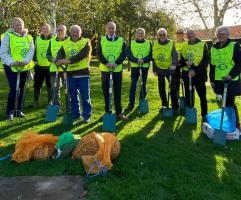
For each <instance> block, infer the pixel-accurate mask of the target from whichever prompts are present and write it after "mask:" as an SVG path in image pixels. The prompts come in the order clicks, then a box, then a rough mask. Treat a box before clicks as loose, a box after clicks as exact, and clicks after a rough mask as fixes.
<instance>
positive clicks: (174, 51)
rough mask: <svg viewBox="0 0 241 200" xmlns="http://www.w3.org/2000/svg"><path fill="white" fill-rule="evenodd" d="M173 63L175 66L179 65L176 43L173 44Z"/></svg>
mask: <svg viewBox="0 0 241 200" xmlns="http://www.w3.org/2000/svg"><path fill="white" fill-rule="evenodd" d="M172 65H174V66H177V65H178V53H177V50H176V47H175V45H173V47H172Z"/></svg>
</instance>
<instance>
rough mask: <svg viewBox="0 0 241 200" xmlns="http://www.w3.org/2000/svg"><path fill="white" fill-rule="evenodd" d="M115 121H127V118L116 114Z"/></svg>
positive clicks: (121, 114)
mask: <svg viewBox="0 0 241 200" xmlns="http://www.w3.org/2000/svg"><path fill="white" fill-rule="evenodd" d="M117 119H118V120H120V121H126V120H128V118H127V117H126V116H125V115H123V113H120V114H118V115H117Z"/></svg>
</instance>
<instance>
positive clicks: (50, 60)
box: [46, 41, 53, 62]
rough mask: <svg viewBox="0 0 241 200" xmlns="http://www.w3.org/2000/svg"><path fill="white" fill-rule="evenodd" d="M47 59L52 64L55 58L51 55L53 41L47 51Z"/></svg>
mask: <svg viewBox="0 0 241 200" xmlns="http://www.w3.org/2000/svg"><path fill="white" fill-rule="evenodd" d="M46 57H47V59H48V61H49V62H52V59H53V56H52V53H51V41H50V42H49V47H48V49H47V53H46Z"/></svg>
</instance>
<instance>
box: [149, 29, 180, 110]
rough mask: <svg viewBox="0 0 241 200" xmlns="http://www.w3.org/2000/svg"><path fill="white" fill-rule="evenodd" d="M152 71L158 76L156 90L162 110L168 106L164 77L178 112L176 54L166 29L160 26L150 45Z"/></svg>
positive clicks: (173, 105) (174, 107)
mask: <svg viewBox="0 0 241 200" xmlns="http://www.w3.org/2000/svg"><path fill="white" fill-rule="evenodd" d="M152 58H153V72H154V74H156V75H157V77H158V90H159V95H160V97H161V101H162V108H161V109H160V111H161V112H162V110H163V109H165V108H166V107H167V106H168V101H167V95H166V84H165V78H166V79H169V76H172V81H171V102H172V108H173V111H174V113H175V114H179V104H178V94H177V88H176V76H175V70H176V66H177V64H178V54H177V51H176V48H175V45H174V42H173V41H172V40H169V39H168V38H167V30H166V29H164V28H160V29H159V30H158V31H157V39H156V40H155V41H154V42H153V45H152Z"/></svg>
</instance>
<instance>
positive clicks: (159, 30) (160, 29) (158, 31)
mask: <svg viewBox="0 0 241 200" xmlns="http://www.w3.org/2000/svg"><path fill="white" fill-rule="evenodd" d="M161 31H164V32H165V34H166V35H167V30H166V29H165V28H159V29H158V30H157V35H158V34H159V33H160V32H161Z"/></svg>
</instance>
